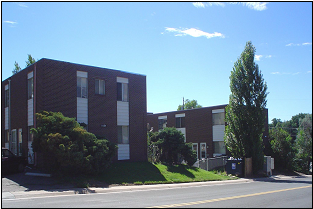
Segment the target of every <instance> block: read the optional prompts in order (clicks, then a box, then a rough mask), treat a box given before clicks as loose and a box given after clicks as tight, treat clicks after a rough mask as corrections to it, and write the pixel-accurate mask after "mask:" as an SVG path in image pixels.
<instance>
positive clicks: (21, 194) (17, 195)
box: [2, 175, 312, 199]
mask: <svg viewBox="0 0 313 209" xmlns="http://www.w3.org/2000/svg"><path fill="white" fill-rule="evenodd" d="M306 177H312V176H311V175H303V176H280V175H278V176H270V177H263V178H254V179H249V178H240V179H235V180H224V181H206V182H190V183H173V184H151V185H132V186H110V187H107V188H102V187H89V188H68V189H52V190H34V191H17V192H2V199H24V198H40V197H48V196H51V197H52V196H64V195H75V194H95V193H113V192H127V191H129V192H131V191H144V190H159V189H171V188H186V187H198V186H199V187H200V186H213V185H225V184H239V183H248V182H256V181H275V180H279V179H292V178H306Z"/></svg>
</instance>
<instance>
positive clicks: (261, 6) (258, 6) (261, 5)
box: [241, 2, 268, 11]
mask: <svg viewBox="0 0 313 209" xmlns="http://www.w3.org/2000/svg"><path fill="white" fill-rule="evenodd" d="M241 4H243V5H245V6H247V7H248V8H249V9H254V10H257V11H263V10H266V9H267V7H266V4H268V3H267V2H242V3H241Z"/></svg>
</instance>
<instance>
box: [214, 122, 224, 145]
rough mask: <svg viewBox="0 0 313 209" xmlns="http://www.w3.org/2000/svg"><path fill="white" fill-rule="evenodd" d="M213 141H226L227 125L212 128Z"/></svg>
mask: <svg viewBox="0 0 313 209" xmlns="http://www.w3.org/2000/svg"><path fill="white" fill-rule="evenodd" d="M212 132H213V141H214V142H216V141H224V135H225V125H215V126H213V127H212Z"/></svg>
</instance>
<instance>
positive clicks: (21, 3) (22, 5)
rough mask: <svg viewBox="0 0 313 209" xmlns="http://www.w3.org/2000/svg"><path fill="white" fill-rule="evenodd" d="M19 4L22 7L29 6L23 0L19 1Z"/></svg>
mask: <svg viewBox="0 0 313 209" xmlns="http://www.w3.org/2000/svg"><path fill="white" fill-rule="evenodd" d="M17 5H19V6H20V7H26V8H27V7H28V6H27V5H26V4H25V3H23V2H18V3H17Z"/></svg>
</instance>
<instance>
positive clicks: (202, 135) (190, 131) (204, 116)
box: [147, 105, 268, 157]
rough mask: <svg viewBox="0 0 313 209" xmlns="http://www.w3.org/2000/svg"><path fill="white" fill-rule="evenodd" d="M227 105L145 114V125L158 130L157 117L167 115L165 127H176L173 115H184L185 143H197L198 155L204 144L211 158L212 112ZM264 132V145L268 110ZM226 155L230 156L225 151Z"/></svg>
mask: <svg viewBox="0 0 313 209" xmlns="http://www.w3.org/2000/svg"><path fill="white" fill-rule="evenodd" d="M226 106H227V105H218V106H212V107H204V108H199V109H192V110H181V111H173V112H165V113H157V114H147V123H149V125H150V127H153V131H159V129H158V117H159V116H163V115H167V127H176V124H175V115H176V114H180V113H185V124H186V142H192V143H198V153H200V143H202V142H205V143H206V145H207V154H208V156H209V157H213V152H214V145H213V124H212V110H215V109H225V107H226ZM265 116H266V119H265V124H264V127H265V131H264V134H263V141H264V143H268V142H267V139H268V109H266V110H265ZM226 154H227V155H230V153H229V151H228V150H226Z"/></svg>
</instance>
